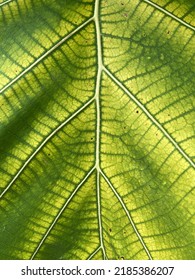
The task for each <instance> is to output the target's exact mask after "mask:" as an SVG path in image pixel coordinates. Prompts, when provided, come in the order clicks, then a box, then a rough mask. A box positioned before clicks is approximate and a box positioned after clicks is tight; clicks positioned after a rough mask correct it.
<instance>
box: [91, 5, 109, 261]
mask: <svg viewBox="0 0 195 280" xmlns="http://www.w3.org/2000/svg"><path fill="white" fill-rule="evenodd" d="M99 6H100V1H99V0H96V2H95V11H94V21H95V27H96V41H97V57H98V61H97V63H98V71H97V80H96V90H95V100H96V110H97V116H96V117H97V123H96V170H97V203H98V223H99V234H100V246H101V248H102V251H103V255H104V259H106V253H105V249H104V244H103V230H102V219H101V197H100V196H101V193H100V84H101V73H102V69H103V62H102V44H101V34H100V22H99Z"/></svg>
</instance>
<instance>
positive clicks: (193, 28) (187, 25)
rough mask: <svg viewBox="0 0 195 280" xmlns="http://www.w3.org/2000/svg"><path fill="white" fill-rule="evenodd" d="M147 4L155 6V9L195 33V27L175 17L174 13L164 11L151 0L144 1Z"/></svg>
mask: <svg viewBox="0 0 195 280" xmlns="http://www.w3.org/2000/svg"><path fill="white" fill-rule="evenodd" d="M143 1H144V2H145V3H148V4H149V5H151V6H153V7H154V8H156V9H158V10H159V11H161V12H163V13H164V14H166V15H168V16H169V17H171V18H173V19H174V20H176V21H178V22H179V23H181V24H182V25H184V26H186V27H187V28H190V29H191V30H193V31H195V27H193V26H192V25H190V24H188V23H187V22H185V21H183V20H182V19H180V18H178V17H177V16H175V15H173V14H172V13H170V12H168V11H167V10H165V9H163V8H162V7H160V6H159V5H157V4H155V3H153V2H152V1H150V0H143Z"/></svg>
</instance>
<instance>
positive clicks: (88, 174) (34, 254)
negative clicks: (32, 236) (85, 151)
mask: <svg viewBox="0 0 195 280" xmlns="http://www.w3.org/2000/svg"><path fill="white" fill-rule="evenodd" d="M94 170H95V166H94V167H93V168H92V169H91V170H90V171H89V172H88V173H87V175H86V176H85V178H84V179H83V180H82V181H81V183H80V184H79V185H78V186H77V187H76V188H75V190H74V191H73V192H72V194H71V195H70V197H69V198H68V199H67V200H66V202H65V204H64V205H63V207H62V208H61V209H60V211H59V213H58V214H57V216H56V217H55V219H54V220H53V222H52V224H51V225H50V227H49V228H48V230H47V231H46V233H45V234H44V236H43V238H42V239H41V241H40V242H39V244H38V246H37V247H36V249H35V251H34V253H33V254H32V256H31V258H30V259H31V260H33V259H34V258H35V256H36V254H37V253H38V252H39V250H40V248H41V246H42V245H43V243H44V242H45V240H46V238H47V237H48V235H49V233H50V232H51V230H52V229H53V227H54V226H55V224H56V223H57V221H58V220H59V218H60V216H61V215H62V213H63V212H64V210H65V209H66V207H67V206H68V204H69V203H70V201H71V200H72V199H73V197H74V196H75V195H76V193H77V192H78V190H79V189H80V188H81V187H82V186H83V184H84V183H85V182H86V181H87V179H88V178H89V177H90V175H91V174H92V173H93V171H94Z"/></svg>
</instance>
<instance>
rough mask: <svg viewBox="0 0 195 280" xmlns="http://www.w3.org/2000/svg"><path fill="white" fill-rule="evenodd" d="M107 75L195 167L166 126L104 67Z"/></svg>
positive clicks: (193, 165)
mask: <svg viewBox="0 0 195 280" xmlns="http://www.w3.org/2000/svg"><path fill="white" fill-rule="evenodd" d="M104 71H105V72H106V73H107V75H108V76H109V77H110V78H111V79H112V80H113V81H114V82H115V83H116V84H117V85H118V86H119V87H120V88H121V89H122V90H123V91H124V92H125V93H126V94H127V95H128V96H129V97H130V98H131V100H133V101H134V102H135V104H137V106H139V108H140V109H141V110H142V111H143V112H144V113H145V114H146V115H147V116H148V118H149V119H150V120H151V121H152V122H153V123H154V124H155V125H156V126H157V127H158V128H159V129H160V130H161V132H162V133H163V134H164V135H165V136H166V137H167V139H168V140H169V141H170V142H171V143H172V144H173V145H174V147H175V148H176V149H177V150H178V152H179V153H180V154H181V155H182V156H183V157H184V158H185V159H186V160H187V161H188V163H189V164H190V165H191V166H192V167H193V168H195V163H194V162H193V161H192V160H191V158H190V157H189V156H188V155H187V154H186V153H185V152H184V151H183V149H182V148H181V147H180V146H179V145H178V144H177V143H176V141H175V140H174V139H173V138H172V136H171V135H170V134H169V133H168V132H167V131H166V130H165V129H164V127H163V126H162V125H161V124H160V123H159V122H158V121H157V120H156V119H155V118H154V117H153V116H152V114H151V113H150V112H149V111H148V110H147V109H146V108H145V107H144V106H143V104H142V103H141V102H140V101H139V100H138V99H137V98H136V97H135V96H134V95H133V94H132V93H131V92H130V91H129V90H128V89H127V88H126V87H125V86H124V85H123V84H122V83H121V82H120V81H119V80H118V79H117V78H116V77H115V76H114V75H113V74H112V73H111V72H110V71H109V70H108V69H107V68H105V67H104Z"/></svg>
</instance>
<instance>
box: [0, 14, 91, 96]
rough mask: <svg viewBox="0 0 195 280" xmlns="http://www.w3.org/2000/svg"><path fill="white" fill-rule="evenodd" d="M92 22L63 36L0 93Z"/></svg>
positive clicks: (86, 22)
mask: <svg viewBox="0 0 195 280" xmlns="http://www.w3.org/2000/svg"><path fill="white" fill-rule="evenodd" d="M92 20H93V17H91V18H90V19H88V20H87V21H85V22H84V23H83V24H81V25H80V26H79V27H78V28H76V29H75V30H73V31H72V32H71V33H69V34H68V35H67V36H65V37H64V38H63V39H62V40H60V41H59V42H58V43H57V44H55V45H54V46H52V47H51V48H50V49H49V50H48V51H47V52H45V53H44V54H43V55H42V56H40V57H39V58H38V59H37V60H36V61H34V62H33V63H32V64H31V65H30V66H29V67H27V68H26V69H25V70H24V71H22V72H21V73H20V74H19V75H18V76H17V77H15V78H14V79H13V80H12V81H11V82H9V83H8V84H7V85H5V86H4V87H3V88H2V89H1V90H0V93H3V92H4V91H5V90H6V89H7V88H9V87H10V86H12V85H13V84H14V83H15V82H17V81H18V80H19V79H20V78H22V77H23V76H24V75H25V74H26V73H27V72H29V71H30V70H31V69H32V68H33V67H35V66H36V65H37V64H38V63H39V62H41V61H42V60H43V59H45V58H46V57H47V56H48V55H50V54H51V53H52V52H53V51H55V50H56V49H57V48H58V47H59V46H61V45H62V44H63V43H64V42H65V41H66V40H68V39H69V38H70V37H72V36H73V35H74V34H76V33H77V32H79V31H80V30H81V29H82V28H83V27H84V26H86V25H87V24H88V23H89V22H91V21H92Z"/></svg>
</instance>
